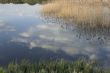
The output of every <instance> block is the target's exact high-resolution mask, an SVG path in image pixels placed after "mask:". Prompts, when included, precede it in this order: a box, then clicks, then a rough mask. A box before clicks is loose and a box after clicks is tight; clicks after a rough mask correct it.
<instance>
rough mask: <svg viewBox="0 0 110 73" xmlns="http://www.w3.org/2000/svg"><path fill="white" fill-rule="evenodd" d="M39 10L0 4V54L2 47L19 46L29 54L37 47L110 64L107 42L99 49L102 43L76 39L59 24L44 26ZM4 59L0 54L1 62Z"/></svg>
mask: <svg viewBox="0 0 110 73" xmlns="http://www.w3.org/2000/svg"><path fill="white" fill-rule="evenodd" d="M41 8H42V6H41V5H34V6H30V5H28V4H23V5H19V4H17V5H14V4H5V5H3V4H0V47H1V46H2V47H1V48H0V51H3V50H4V49H3V47H4V48H5V49H8V48H7V47H5V46H4V44H8V45H10V43H21V44H20V46H22V45H23V44H25V45H26V46H27V47H28V48H27V49H29V50H33V49H37V47H40V48H43V49H45V50H50V51H52V52H58V51H59V50H61V51H64V52H65V53H66V54H68V55H70V56H74V55H76V54H82V55H87V56H89V58H90V59H94V58H100V59H103V58H106V60H107V61H110V46H109V45H110V41H109V40H108V41H107V40H105V42H104V44H103V45H100V42H102V41H99V40H96V39H95V38H94V39H92V40H86V39H84V38H83V39H79V38H78V37H77V36H76V33H73V32H71V31H68V30H67V31H66V30H65V29H62V28H61V26H60V24H57V23H52V22H45V21H44V20H43V19H42V17H41V15H40V9H41ZM14 46H16V45H14ZM14 46H11V48H13V47H14ZM20 46H19V47H20ZM16 47H17V46H16ZM19 50H21V49H19ZM5 51H7V50H5ZM11 51H12V50H11ZM12 52H13V51H12ZM37 53H38V52H37V51H36V54H37ZM44 53H45V52H44ZM31 54H32V53H31ZM41 54H42V53H41ZM18 55H20V52H19V54H18ZM3 56H4V54H1V55H0V59H2V58H3Z"/></svg>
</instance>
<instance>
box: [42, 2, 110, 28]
mask: <svg viewBox="0 0 110 73" xmlns="http://www.w3.org/2000/svg"><path fill="white" fill-rule="evenodd" d="M42 13H43V14H44V15H46V16H51V17H56V18H61V19H64V20H67V21H72V22H74V23H75V24H77V25H83V27H85V26H91V27H96V26H107V27H108V26H110V0H52V1H50V2H48V3H47V4H45V5H44V6H43V9H42Z"/></svg>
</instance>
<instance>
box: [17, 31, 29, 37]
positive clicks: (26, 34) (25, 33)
mask: <svg viewBox="0 0 110 73" xmlns="http://www.w3.org/2000/svg"><path fill="white" fill-rule="evenodd" d="M19 35H20V36H22V37H25V38H27V37H30V36H31V35H30V34H29V33H27V32H23V33H20V34H19Z"/></svg>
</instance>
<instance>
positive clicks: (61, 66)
mask: <svg viewBox="0 0 110 73" xmlns="http://www.w3.org/2000/svg"><path fill="white" fill-rule="evenodd" d="M0 73H109V71H107V70H104V69H102V68H100V67H98V66H96V65H95V63H92V62H91V63H90V62H86V61H84V60H78V61H73V62H70V61H65V60H56V61H43V62H36V63H31V62H29V61H27V60H23V61H22V62H20V63H10V64H9V65H8V67H7V68H2V67H0Z"/></svg>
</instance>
